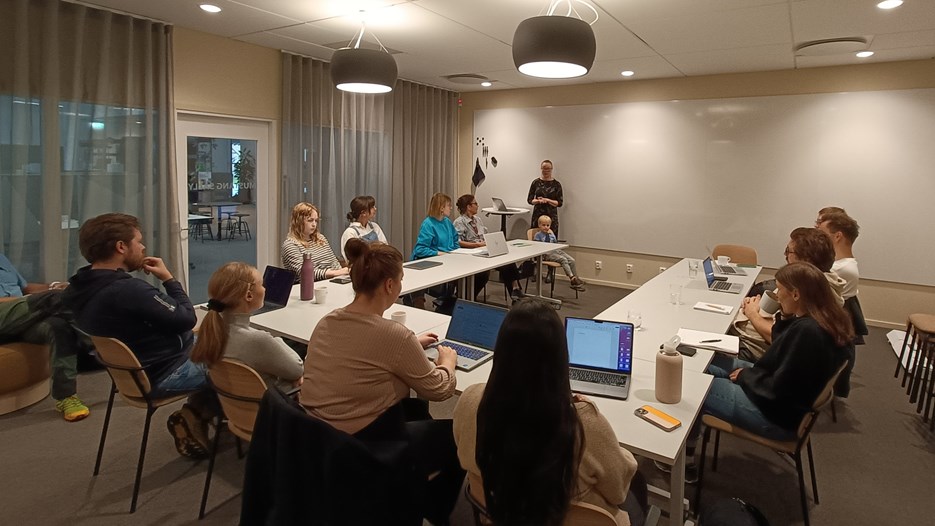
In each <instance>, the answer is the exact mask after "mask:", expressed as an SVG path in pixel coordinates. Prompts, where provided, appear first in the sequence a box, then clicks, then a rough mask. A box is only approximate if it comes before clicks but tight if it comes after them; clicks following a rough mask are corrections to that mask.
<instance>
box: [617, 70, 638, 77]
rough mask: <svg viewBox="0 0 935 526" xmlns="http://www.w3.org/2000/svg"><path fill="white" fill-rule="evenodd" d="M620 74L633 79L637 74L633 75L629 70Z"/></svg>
mask: <svg viewBox="0 0 935 526" xmlns="http://www.w3.org/2000/svg"><path fill="white" fill-rule="evenodd" d="M620 74H621V75H623V76H624V77H632V76H633V75H636V73H633V72H632V71H630V70H629V69H628V70H625V71H621V72H620Z"/></svg>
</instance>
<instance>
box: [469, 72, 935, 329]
mask: <svg viewBox="0 0 935 526" xmlns="http://www.w3.org/2000/svg"><path fill="white" fill-rule="evenodd" d="M932 87H935V60H923V61H908V62H890V63H881V64H866V65H860V66H843V67H833V68H809V69H801V70H791V71H769V72H762V73H739V74H730V75H710V76H704V77H689V78H672V79H655V80H644V81H640V80H635V81H632V80H631V81H621V82H608V83H599V84H586V85H573V86H556V87H550V88H534V89H517V90H500V91H489V92H472V93H465V94H463V96H462V101H463V102H462V108H461V121H460V123H459V133H458V151H459V164H458V188H459V194H461V193H465V192H469V191H470V185H471V182H470V181H471V174H472V172H473V169H474V166H473V164H472V163H473V159H474V157H473V155H472V147H473V144H472V142H473V137H474V133H473V128H474V111H476V110H486V109H495V108H524V107H538V106H548V105H553V106H567V105H579V104H606V103H619V102H633V101H654V100H673V99H683V100H685V99H709V98H727V97H760V96H769V95H793V94H804V93H828V92H837V91H872V90H893V89H912V88H932ZM534 168H535V167H533V169H534ZM806 219H807V218H806ZM857 219H858V220H859V219H860V218H857ZM855 252H856V254H857V257H858V259H859V258H860V241H859V240H858V242H857V245H856V246H855ZM569 253H571V254H572V255H574V256H575V257H576V258H577V260H578V269H579V272H580V273H581V275H582V277H584V278H585V279H586V280H587V279H590V280H592V281H594V282H596V283H603V284H607V285H612V286H618V287H623V288H635V287H638V286H639V285H640V284H642V283H644V282H646V281H647V280H649V279H650V278H651V277H652V276H654V275H655V274H657V273H658V271H659V267H660V266H668V265H671V264H672V263H673V262H674V261H675V260H673V259H672V258H666V257H659V256H653V255H646V254H633V253H628V252H618V251H611V250H595V249H584V248H576V247H572V248H571V249H570V250H569ZM595 260H601V261H602V263H603V267H604V270H601V271H596V270H594V261H595ZM627 263H632V264H633V265H635V268H634V272H633V274H631V275H628V274H627V272H626V264H627ZM919 264H929V265H930V262H919ZM768 270H769V271H770V273H771V272H772V271H774V270H775V269H768ZM860 301H861V305H862V306H863V308H864V314H865V316H866V318H867V321H868V323H872V324H874V325H878V326H892V327H901V326H904V325H905V320H906V317H907V316H908V315H909V314H911V313H914V312H933V311H935V287H923V286H917V285H905V284H900V283H892V282H886V281H877V280H861V282H860Z"/></svg>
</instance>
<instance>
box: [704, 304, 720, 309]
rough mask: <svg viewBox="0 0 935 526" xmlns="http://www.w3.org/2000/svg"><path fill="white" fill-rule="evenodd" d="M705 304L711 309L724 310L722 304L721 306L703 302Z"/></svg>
mask: <svg viewBox="0 0 935 526" xmlns="http://www.w3.org/2000/svg"><path fill="white" fill-rule="evenodd" d="M705 305H707V306H708V307H711V308H712V309H717V310H724V306H723V305H712V304H710V303H705Z"/></svg>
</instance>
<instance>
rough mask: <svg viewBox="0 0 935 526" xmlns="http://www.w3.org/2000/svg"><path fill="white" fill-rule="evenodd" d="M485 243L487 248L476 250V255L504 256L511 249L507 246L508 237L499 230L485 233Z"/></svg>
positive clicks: (484, 256) (485, 256) (487, 256)
mask: <svg viewBox="0 0 935 526" xmlns="http://www.w3.org/2000/svg"><path fill="white" fill-rule="evenodd" d="M484 243H485V244H486V245H487V248H485V249H484V250H481V251H480V252H475V253H474V255H475V256H478V257H482V258H492V257H497V256H502V255H504V254H506V253H507V252H509V251H510V249H509V248H508V247H507V246H506V237H505V236H504V235H503V232H501V231H499V230H498V231H496V232H491V233H489V234H484Z"/></svg>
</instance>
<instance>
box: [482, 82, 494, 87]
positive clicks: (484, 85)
mask: <svg viewBox="0 0 935 526" xmlns="http://www.w3.org/2000/svg"><path fill="white" fill-rule="evenodd" d="M480 85H481V86H483V87H485V88H489V87H490V86H493V82H490V81H484V82H481V83H480Z"/></svg>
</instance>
